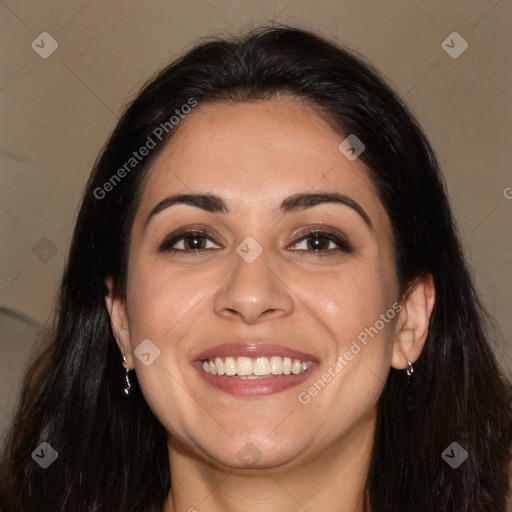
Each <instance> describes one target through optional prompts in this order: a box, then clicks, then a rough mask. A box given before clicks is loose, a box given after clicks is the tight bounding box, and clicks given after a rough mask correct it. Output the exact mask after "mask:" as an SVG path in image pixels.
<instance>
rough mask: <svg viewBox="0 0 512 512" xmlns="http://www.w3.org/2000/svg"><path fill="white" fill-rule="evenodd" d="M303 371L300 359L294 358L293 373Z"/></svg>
mask: <svg viewBox="0 0 512 512" xmlns="http://www.w3.org/2000/svg"><path fill="white" fill-rule="evenodd" d="M210 366H211V365H210ZM301 371H302V365H301V364H300V361H299V360H298V359H294V360H293V364H292V373H293V374H294V375H297V374H298V373H300V372H301Z"/></svg>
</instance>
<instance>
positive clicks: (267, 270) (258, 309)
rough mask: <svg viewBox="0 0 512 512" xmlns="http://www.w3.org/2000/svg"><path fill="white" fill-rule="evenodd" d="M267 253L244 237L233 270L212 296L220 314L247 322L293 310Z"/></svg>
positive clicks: (286, 292) (250, 239)
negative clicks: (236, 316)
mask: <svg viewBox="0 0 512 512" xmlns="http://www.w3.org/2000/svg"><path fill="white" fill-rule="evenodd" d="M271 256H272V254H271V250H269V249H264V248H263V247H262V246H261V245H260V244H259V243H258V242H257V241H256V240H255V239H254V238H252V237H247V238H246V239H245V240H243V241H242V242H241V243H240V244H239V245H238V247H237V248H236V253H235V254H234V255H233V267H232V269H231V271H230V272H229V273H228V274H227V276H226V281H225V283H224V286H223V287H222V288H221V289H220V290H219V292H218V293H217V295H216V297H215V309H216V312H217V313H218V314H221V315H224V316H225V315H238V316H241V317H242V318H243V319H244V321H246V322H249V323H254V322H257V321H258V319H259V318H260V317H261V316H262V315H265V316H268V315H270V314H285V313H289V312H290V311H291V310H292V308H293V300H292V297H291V292H290V290H289V289H288V288H287V287H286V286H285V285H284V283H282V281H281V279H279V277H278V275H277V272H276V270H275V269H272V268H271V261H270V260H271V259H272V258H271Z"/></svg>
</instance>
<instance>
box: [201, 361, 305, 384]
mask: <svg viewBox="0 0 512 512" xmlns="http://www.w3.org/2000/svg"><path fill="white" fill-rule="evenodd" d="M311 366H313V362H312V361H301V360H300V359H295V358H291V357H281V356H277V355H276V356H270V357H265V356H262V357H242V356H241V357H214V358H208V359H203V360H202V365H201V367H202V369H203V371H204V372H205V373H208V374H210V375H221V376H226V377H233V378H235V379H264V378H268V377H276V376H280V375H285V376H286V375H298V374H300V373H304V372H307V371H308V370H309V369H310V368H311Z"/></svg>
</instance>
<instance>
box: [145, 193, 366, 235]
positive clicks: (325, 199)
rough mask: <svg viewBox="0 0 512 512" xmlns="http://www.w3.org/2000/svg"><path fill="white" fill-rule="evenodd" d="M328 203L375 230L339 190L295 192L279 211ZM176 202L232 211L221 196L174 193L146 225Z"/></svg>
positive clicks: (214, 211) (159, 205)
mask: <svg viewBox="0 0 512 512" xmlns="http://www.w3.org/2000/svg"><path fill="white" fill-rule="evenodd" d="M326 203H336V204H342V205H344V206H348V207H349V208H351V209H352V210H354V211H355V212H357V213H358V214H359V216H360V217H361V218H362V219H363V220H364V222H365V223H366V224H367V226H368V227H369V228H370V230H373V226H372V223H371V221H370V218H369V216H368V215H367V213H366V212H365V211H364V209H363V207H362V206H361V205H360V204H359V203H358V202H356V201H354V200H353V199H351V198H350V197H348V196H345V195H343V194H339V193H337V192H320V193H303V194H293V195H291V196H289V197H287V198H286V199H284V201H283V202H282V203H281V205H280V206H279V211H280V212H281V213H283V214H287V213H291V212H294V211H301V210H305V209H307V208H312V207H314V206H317V205H319V204H326ZM175 204H188V205H190V206H195V207H197V208H201V209H202V210H205V211H207V212H210V213H229V212H230V209H229V207H228V205H227V203H226V201H225V200H224V199H223V198H222V197H220V196H216V195H213V194H174V195H172V196H169V197H166V198H165V199H163V200H162V201H160V202H159V203H158V204H157V205H156V206H155V207H154V208H153V209H152V210H151V212H150V214H149V215H148V217H147V218H146V221H145V222H144V227H146V226H147V225H148V223H149V221H150V220H151V219H152V218H153V217H154V216H155V215H157V214H158V213H160V212H161V211H163V210H165V209H167V208H169V207H170V206H172V205H175Z"/></svg>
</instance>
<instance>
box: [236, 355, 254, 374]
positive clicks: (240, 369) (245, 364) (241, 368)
mask: <svg viewBox="0 0 512 512" xmlns="http://www.w3.org/2000/svg"><path fill="white" fill-rule="evenodd" d="M236 373H237V374H238V375H252V359H251V358H250V357H238V358H237V360H236Z"/></svg>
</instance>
